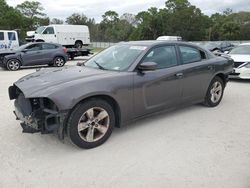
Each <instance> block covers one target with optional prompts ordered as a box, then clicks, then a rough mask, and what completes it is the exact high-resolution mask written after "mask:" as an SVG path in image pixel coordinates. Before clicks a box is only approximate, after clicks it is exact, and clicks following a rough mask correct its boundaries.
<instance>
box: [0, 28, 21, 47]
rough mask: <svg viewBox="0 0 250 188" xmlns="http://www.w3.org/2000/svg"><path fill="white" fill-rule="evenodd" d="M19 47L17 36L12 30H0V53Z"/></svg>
mask: <svg viewBox="0 0 250 188" xmlns="http://www.w3.org/2000/svg"><path fill="white" fill-rule="evenodd" d="M17 47H19V41H18V35H17V32H16V31H13V30H0V51H2V50H9V49H15V48H17Z"/></svg>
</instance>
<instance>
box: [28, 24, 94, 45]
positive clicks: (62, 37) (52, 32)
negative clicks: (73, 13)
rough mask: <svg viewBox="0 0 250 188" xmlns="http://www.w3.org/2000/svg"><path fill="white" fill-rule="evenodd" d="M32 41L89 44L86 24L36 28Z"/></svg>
mask: <svg viewBox="0 0 250 188" xmlns="http://www.w3.org/2000/svg"><path fill="white" fill-rule="evenodd" d="M33 41H36V42H51V43H58V44H61V45H63V46H66V47H67V46H75V47H82V46H87V45H89V44H90V35H89V28H88V26H86V25H48V26H41V27H39V28H37V30H36V31H35V34H34V38H33Z"/></svg>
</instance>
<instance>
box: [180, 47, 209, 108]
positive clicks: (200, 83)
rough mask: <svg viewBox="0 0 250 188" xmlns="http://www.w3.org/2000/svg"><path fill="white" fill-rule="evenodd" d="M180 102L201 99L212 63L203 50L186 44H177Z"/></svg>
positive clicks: (206, 85) (204, 93) (203, 96)
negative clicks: (180, 75) (179, 62)
mask: <svg viewBox="0 0 250 188" xmlns="http://www.w3.org/2000/svg"><path fill="white" fill-rule="evenodd" d="M179 54H180V57H181V65H180V72H181V73H182V79H181V88H182V91H181V95H182V104H186V103H193V102H197V101H202V100H203V99H204V98H205V95H206V91H207V88H208V85H209V82H210V81H211V78H212V75H213V72H214V65H213V62H212V60H211V59H209V58H208V56H207V54H206V52H205V51H203V50H201V49H199V48H196V47H193V46H188V45H179Z"/></svg>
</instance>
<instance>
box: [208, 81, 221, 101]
mask: <svg viewBox="0 0 250 188" xmlns="http://www.w3.org/2000/svg"><path fill="white" fill-rule="evenodd" d="M222 91H223V88H222V85H221V83H220V82H218V81H217V82H214V84H213V86H212V88H211V90H210V94H211V101H212V102H213V103H217V102H218V101H219V100H220V98H221V96H222Z"/></svg>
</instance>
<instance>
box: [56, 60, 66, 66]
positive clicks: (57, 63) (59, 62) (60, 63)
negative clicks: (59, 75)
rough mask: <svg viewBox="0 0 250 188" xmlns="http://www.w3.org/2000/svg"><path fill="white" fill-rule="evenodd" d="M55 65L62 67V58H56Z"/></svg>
mask: <svg viewBox="0 0 250 188" xmlns="http://www.w3.org/2000/svg"><path fill="white" fill-rule="evenodd" d="M55 65H56V66H57V67H62V66H63V65H64V60H63V59H62V58H56V60H55Z"/></svg>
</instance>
